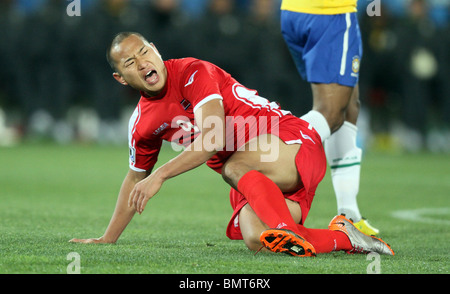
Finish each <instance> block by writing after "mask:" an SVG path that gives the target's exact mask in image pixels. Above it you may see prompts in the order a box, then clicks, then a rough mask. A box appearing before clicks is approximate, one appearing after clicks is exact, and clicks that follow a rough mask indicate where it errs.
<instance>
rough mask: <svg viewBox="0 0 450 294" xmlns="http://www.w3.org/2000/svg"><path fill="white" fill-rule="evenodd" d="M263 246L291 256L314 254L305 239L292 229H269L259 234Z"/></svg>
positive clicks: (314, 251)
mask: <svg viewBox="0 0 450 294" xmlns="http://www.w3.org/2000/svg"><path fill="white" fill-rule="evenodd" d="M260 241H261V243H262V244H263V246H264V247H265V248H267V249H269V250H270V251H272V252H282V253H286V254H290V255H293V256H300V257H306V256H316V250H315V249H314V247H313V246H312V245H311V244H310V243H309V242H308V241H306V240H305V239H303V238H302V237H300V236H298V235H297V234H295V233H294V232H292V231H289V230H283V229H269V230H266V231H264V232H263V233H262V234H261V236H260Z"/></svg>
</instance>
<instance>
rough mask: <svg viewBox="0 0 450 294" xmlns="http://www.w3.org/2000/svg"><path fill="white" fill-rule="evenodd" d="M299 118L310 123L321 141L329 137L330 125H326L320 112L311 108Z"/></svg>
mask: <svg viewBox="0 0 450 294" xmlns="http://www.w3.org/2000/svg"><path fill="white" fill-rule="evenodd" d="M301 119H303V120H305V121H307V122H309V123H310V124H311V125H312V127H313V128H314V129H315V130H316V132H317V133H318V134H319V136H320V138H321V139H322V143H323V142H324V141H325V140H326V139H328V138H329V137H330V134H331V131H330V126H329V125H328V122H327V120H326V118H325V117H324V116H323V115H322V114H321V113H320V112H318V111H316V110H311V111H310V112H308V113H307V114H305V115H303V116H302V117H301Z"/></svg>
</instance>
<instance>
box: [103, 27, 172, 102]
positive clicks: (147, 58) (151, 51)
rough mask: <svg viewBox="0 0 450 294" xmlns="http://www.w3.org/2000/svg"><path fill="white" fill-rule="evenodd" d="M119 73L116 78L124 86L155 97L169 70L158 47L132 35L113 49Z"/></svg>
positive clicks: (116, 73)
mask: <svg viewBox="0 0 450 294" xmlns="http://www.w3.org/2000/svg"><path fill="white" fill-rule="evenodd" d="M111 57H112V59H113V60H114V62H115V65H116V69H117V72H115V73H114V74H113V76H114V78H115V79H116V80H117V81H118V82H119V83H121V84H123V85H129V86H131V87H132V88H134V89H136V90H138V91H142V92H145V93H147V94H148V95H149V96H155V95H157V94H158V93H160V92H161V91H162V90H163V88H164V85H165V84H166V80H167V69H166V67H165V65H164V61H163V60H162V58H161V55H160V54H159V52H158V50H157V49H156V47H155V46H154V45H153V44H152V43H149V42H148V41H146V40H145V39H142V38H141V37H139V36H136V35H130V36H129V37H127V38H125V39H124V40H123V41H122V42H120V43H119V44H117V45H116V46H114V47H113V48H111Z"/></svg>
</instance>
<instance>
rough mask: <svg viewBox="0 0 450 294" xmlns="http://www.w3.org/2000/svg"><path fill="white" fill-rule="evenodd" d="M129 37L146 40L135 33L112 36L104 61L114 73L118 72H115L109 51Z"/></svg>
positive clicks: (114, 65)
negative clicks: (133, 36)
mask: <svg viewBox="0 0 450 294" xmlns="http://www.w3.org/2000/svg"><path fill="white" fill-rule="evenodd" d="M131 35H135V36H138V37H139V38H141V39H143V40H146V39H145V38H144V37H143V36H142V35H141V34H139V33H136V32H121V33H118V34H117V35H115V36H114V38H113V40H112V42H111V44H110V45H109V47H108V49H107V50H106V60H107V61H108V63H109V65H110V66H111V68H112V70H113V71H114V72H118V70H117V67H116V63H115V61H114V60H113V59H112V57H111V50H112V48H114V47H115V46H117V45H119V44H120V43H122V41H123V40H125V39H126V38H128V37H129V36H131Z"/></svg>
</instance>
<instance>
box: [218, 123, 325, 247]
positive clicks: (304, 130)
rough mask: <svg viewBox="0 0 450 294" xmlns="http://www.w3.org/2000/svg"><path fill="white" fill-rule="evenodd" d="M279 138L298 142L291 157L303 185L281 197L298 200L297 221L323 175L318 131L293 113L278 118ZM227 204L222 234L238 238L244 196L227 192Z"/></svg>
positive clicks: (322, 156) (244, 200)
mask: <svg viewBox="0 0 450 294" xmlns="http://www.w3.org/2000/svg"><path fill="white" fill-rule="evenodd" d="M279 137H280V139H281V140H283V142H285V143H286V144H301V147H300V150H299V151H298V153H297V155H296V157H295V163H296V165H297V170H298V173H299V175H300V177H301V179H302V182H303V188H301V189H300V190H298V191H296V192H292V193H285V194H284V197H285V198H287V199H290V200H292V201H295V202H298V203H299V205H300V209H301V211H302V219H301V222H300V223H301V224H303V223H304V222H305V220H306V217H307V215H308V212H309V210H310V208H311V204H312V201H313V198H314V195H315V192H316V189H317V186H318V185H319V183H320V181H322V179H323V177H324V176H325V172H326V168H327V162H326V157H325V152H324V150H323V146H322V142H321V138H320V136H319V134H318V133H317V132H316V131H315V130H314V129H312V127H311V126H310V125H309V123H307V122H306V121H304V120H302V119H300V118H297V117H295V116H291V115H289V116H285V117H283V118H282V119H281V120H280V127H279ZM230 203H231V207H232V208H233V215H232V217H231V220H230V222H229V223H228V227H227V231H226V234H227V236H228V238H230V239H233V240H241V239H242V234H241V230H240V227H239V218H238V215H239V212H240V210H241V209H242V207H244V205H245V204H247V200H246V199H245V197H244V196H243V195H242V194H241V193H239V192H238V191H236V190H234V189H233V188H232V189H231V191H230Z"/></svg>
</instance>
